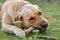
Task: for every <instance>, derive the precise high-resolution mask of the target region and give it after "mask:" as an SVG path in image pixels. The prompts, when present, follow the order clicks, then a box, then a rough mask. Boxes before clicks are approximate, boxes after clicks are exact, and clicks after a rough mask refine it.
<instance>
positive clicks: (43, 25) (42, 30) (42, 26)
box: [40, 21, 48, 32]
mask: <svg viewBox="0 0 60 40" xmlns="http://www.w3.org/2000/svg"><path fill="white" fill-rule="evenodd" d="M40 26H41V28H40V31H41V32H45V31H46V30H47V27H48V22H45V21H44V22H42V24H41V25H40Z"/></svg>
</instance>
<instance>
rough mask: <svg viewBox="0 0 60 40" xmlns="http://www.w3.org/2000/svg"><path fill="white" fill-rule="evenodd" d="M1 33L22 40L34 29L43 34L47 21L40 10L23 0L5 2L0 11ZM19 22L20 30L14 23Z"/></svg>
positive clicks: (7, 0)
mask: <svg viewBox="0 0 60 40" xmlns="http://www.w3.org/2000/svg"><path fill="white" fill-rule="evenodd" d="M1 14H2V31H4V32H8V33H13V34H15V35H16V36H18V37H20V38H24V37H25V36H26V35H27V34H28V33H30V32H31V31H33V30H34V29H37V30H40V31H43V32H45V31H46V30H47V26H48V21H47V19H45V18H44V17H43V16H42V11H41V8H39V6H38V5H33V4H31V3H30V2H28V1H25V0H6V2H5V3H4V5H3V6H2V9H1ZM16 21H21V22H22V26H21V28H19V27H17V26H15V24H14V22H16Z"/></svg>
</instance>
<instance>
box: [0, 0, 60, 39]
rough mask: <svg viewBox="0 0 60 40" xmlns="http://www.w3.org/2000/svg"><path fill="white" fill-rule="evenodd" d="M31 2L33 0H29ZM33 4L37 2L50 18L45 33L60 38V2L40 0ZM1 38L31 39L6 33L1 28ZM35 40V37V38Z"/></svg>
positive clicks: (47, 17) (45, 15)
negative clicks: (43, 0)
mask: <svg viewBox="0 0 60 40" xmlns="http://www.w3.org/2000/svg"><path fill="white" fill-rule="evenodd" d="M29 1H30V2H31V0H29ZM31 3H33V4H37V5H39V6H40V8H41V9H42V11H43V14H42V15H43V16H44V17H45V18H46V19H48V21H49V26H48V30H47V32H46V33H45V35H50V36H55V37H57V40H60V2H56V3H39V2H31ZM0 29H1V21H0ZM0 40H29V38H28V37H27V38H25V39H20V38H18V37H16V36H15V35H12V34H8V33H4V32H2V31H1V30H0ZM33 40H35V38H33ZM36 40H46V39H41V38H40V39H38V38H37V39H36Z"/></svg>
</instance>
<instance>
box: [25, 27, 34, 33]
mask: <svg viewBox="0 0 60 40" xmlns="http://www.w3.org/2000/svg"><path fill="white" fill-rule="evenodd" d="M33 29H34V28H33V27H30V28H28V29H26V30H25V33H27V34H28V33H30V32H31V31H32V30H33Z"/></svg>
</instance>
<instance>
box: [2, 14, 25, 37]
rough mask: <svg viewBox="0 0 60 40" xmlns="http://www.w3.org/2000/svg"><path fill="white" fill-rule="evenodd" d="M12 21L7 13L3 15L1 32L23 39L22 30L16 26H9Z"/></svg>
mask: <svg viewBox="0 0 60 40" xmlns="http://www.w3.org/2000/svg"><path fill="white" fill-rule="evenodd" d="M11 21H12V19H11V18H10V17H9V15H8V14H7V13H4V15H3V17H2V31H4V32H8V33H14V34H15V35H16V36H18V37H21V38H23V37H25V32H24V31H23V30H22V29H19V28H18V27H17V26H14V25H11Z"/></svg>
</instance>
